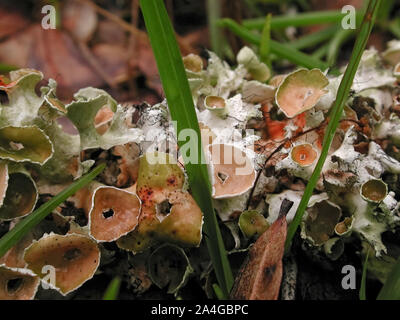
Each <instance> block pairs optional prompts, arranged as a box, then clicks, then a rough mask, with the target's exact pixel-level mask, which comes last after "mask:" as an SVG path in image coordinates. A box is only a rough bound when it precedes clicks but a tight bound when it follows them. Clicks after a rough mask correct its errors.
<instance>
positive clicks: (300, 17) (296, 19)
mask: <svg viewBox="0 0 400 320" xmlns="http://www.w3.org/2000/svg"><path fill="white" fill-rule="evenodd" d="M357 14H359V13H357ZM346 15H347V13H342V12H341V11H337V10H328V11H313V12H306V13H299V14H296V15H281V16H276V17H272V19H271V29H272V30H274V29H280V28H286V27H304V26H310V25H314V24H327V23H335V22H340V21H341V20H342V19H343V17H344V16H346ZM243 26H244V27H245V28H248V29H260V30H261V29H262V28H263V26H264V19H262V18H255V19H246V20H243Z"/></svg>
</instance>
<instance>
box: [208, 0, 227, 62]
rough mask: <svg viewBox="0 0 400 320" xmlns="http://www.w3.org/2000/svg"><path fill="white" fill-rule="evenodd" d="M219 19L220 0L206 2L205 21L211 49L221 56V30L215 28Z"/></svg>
mask: <svg viewBox="0 0 400 320" xmlns="http://www.w3.org/2000/svg"><path fill="white" fill-rule="evenodd" d="M220 18H221V2H220V0H207V19H208V29H209V30H210V41H211V49H212V50H213V51H214V52H215V53H216V54H217V55H221V54H222V44H223V38H222V35H221V30H219V28H218V26H217V24H216V23H217V21H218V19H220Z"/></svg>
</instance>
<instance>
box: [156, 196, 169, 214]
mask: <svg viewBox="0 0 400 320" xmlns="http://www.w3.org/2000/svg"><path fill="white" fill-rule="evenodd" d="M171 208H172V204H171V203H169V201H168V199H167V200H164V201H163V202H161V203H159V204H157V213H159V214H162V215H167V214H169V213H170V212H171Z"/></svg>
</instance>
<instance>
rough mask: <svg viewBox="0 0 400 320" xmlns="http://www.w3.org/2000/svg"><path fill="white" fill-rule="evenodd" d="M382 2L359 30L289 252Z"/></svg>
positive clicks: (376, 0)
mask: <svg viewBox="0 0 400 320" xmlns="http://www.w3.org/2000/svg"><path fill="white" fill-rule="evenodd" d="M379 4H380V0H370V1H369V3H368V8H367V11H366V12H365V15H364V19H363V22H362V24H361V27H360V28H359V30H358V36H357V39H356V43H355V45H354V48H353V52H352V54H351V57H350V61H349V64H348V66H347V68H346V71H345V73H344V76H343V78H342V81H341V82H340V85H339V89H338V92H337V95H336V100H335V102H334V104H333V106H332V109H331V114H330V120H329V124H328V127H327V129H326V132H325V136H324V140H323V147H322V151H321V155H320V157H319V159H318V162H317V165H316V166H315V169H314V171H313V173H312V175H311V178H310V180H309V181H308V183H307V187H306V189H305V190H304V194H303V197H302V198H301V201H300V204H299V206H298V208H297V211H296V215H295V217H294V219H293V221H292V222H291V223H290V225H289V228H288V233H287V238H286V244H285V249H286V251H288V250H289V248H290V245H291V242H292V239H293V237H294V235H295V233H296V231H297V228H298V227H299V224H300V222H301V220H302V218H303V215H304V212H305V210H306V209H307V205H308V201H309V200H310V198H311V195H312V193H313V191H314V188H315V185H316V184H317V181H318V179H319V176H320V174H321V171H322V167H323V165H324V162H325V160H326V157H327V156H328V151H329V148H330V146H331V144H332V140H333V137H334V135H335V132H336V129H337V127H338V124H339V120H340V118H341V116H342V113H343V108H344V104H345V102H346V100H347V98H348V96H349V91H350V88H351V85H352V83H353V80H354V76H355V74H356V71H357V68H358V65H359V63H360V59H361V56H362V54H363V51H364V49H365V46H366V45H367V41H368V38H369V35H370V33H371V30H372V27H373V26H374V22H375V17H376V13H377V9H378V8H379Z"/></svg>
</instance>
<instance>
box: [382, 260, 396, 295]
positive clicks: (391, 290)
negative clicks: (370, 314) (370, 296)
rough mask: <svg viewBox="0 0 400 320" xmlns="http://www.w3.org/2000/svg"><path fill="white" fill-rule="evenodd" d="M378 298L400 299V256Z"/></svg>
mask: <svg viewBox="0 0 400 320" xmlns="http://www.w3.org/2000/svg"><path fill="white" fill-rule="evenodd" d="M377 300H400V258H398V259H397V261H396V264H395V265H394V266H393V268H392V270H391V271H390V273H389V275H388V277H387V278H386V281H385V284H384V285H383V287H382V289H381V291H380V292H379V294H378V297H377Z"/></svg>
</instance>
